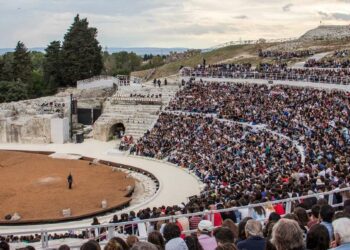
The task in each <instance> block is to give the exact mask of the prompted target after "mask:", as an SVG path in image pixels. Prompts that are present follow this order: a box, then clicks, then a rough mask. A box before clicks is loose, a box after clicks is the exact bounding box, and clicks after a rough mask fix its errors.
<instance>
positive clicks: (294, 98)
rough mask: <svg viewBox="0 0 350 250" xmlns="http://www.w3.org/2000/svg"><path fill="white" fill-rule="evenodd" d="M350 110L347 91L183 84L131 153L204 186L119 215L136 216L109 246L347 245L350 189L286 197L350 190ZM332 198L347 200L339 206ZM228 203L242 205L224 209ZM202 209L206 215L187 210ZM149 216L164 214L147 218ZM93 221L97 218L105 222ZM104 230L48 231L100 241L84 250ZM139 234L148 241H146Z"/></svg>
mask: <svg viewBox="0 0 350 250" xmlns="http://www.w3.org/2000/svg"><path fill="white" fill-rule="evenodd" d="M210 67H211V66H210ZM261 67H264V69H263V70H264V71H266V70H272V71H274V70H275V69H273V67H274V66H273V67H272V68H271V66H269V65H261ZM281 67H283V66H281ZM231 69H234V70H236V69H239V70H242V71H245V70H248V71H249V69H248V67H245V66H242V65H241V66H237V65H230V66H228V67H226V68H225V67H224V68H222V67H221V66H215V67H212V70H218V71H227V70H228V71H230V70H231ZM259 70H261V69H259ZM349 117H350V98H349V96H348V95H347V94H346V93H345V92H340V91H324V90H318V89H311V88H299V87H287V86H266V85H255V84H250V85H249V84H228V83H211V82H200V83H197V82H190V83H186V84H185V86H184V88H182V90H180V91H179V92H178V93H177V94H176V96H175V98H174V99H173V100H172V101H171V102H170V103H169V106H168V108H167V111H165V112H163V113H162V114H161V115H160V116H159V119H158V121H157V123H156V124H155V126H154V128H153V129H152V130H150V131H148V132H147V133H146V134H145V136H144V137H143V138H141V139H140V140H139V141H138V142H137V143H136V144H135V145H134V146H132V148H131V150H130V152H131V153H135V154H137V155H140V156H146V157H153V158H157V159H167V160H168V161H169V162H171V163H174V164H177V165H179V166H180V167H182V168H187V169H189V170H190V171H191V172H192V173H194V174H195V175H196V176H197V177H198V178H200V179H201V181H202V182H203V183H204V184H205V188H204V190H203V191H202V192H201V194H200V195H199V196H194V197H190V199H189V201H188V202H187V203H186V204H179V205H177V206H162V207H158V208H157V207H154V208H146V209H141V210H139V211H138V212H134V211H131V212H129V213H124V214H121V215H120V217H118V216H117V215H115V216H114V217H113V219H112V220H111V221H110V222H111V223H119V222H128V221H130V222H132V223H130V224H128V225H125V226H117V227H116V232H117V233H118V235H121V236H123V237H115V238H112V239H111V240H110V241H108V243H107V244H106V245H105V246H104V249H106V250H114V249H120V250H125V249H165V250H173V249H174V250H178V249H179V250H182V249H184V250H186V249H194V250H197V249H198V250H214V249H219V250H222V249H239V250H260V249H261V250H263V249H267V250H268V249H276V250H323V249H325V250H326V249H336V250H343V249H350V230H349V227H350V195H349V192H341V193H338V194H336V195H334V196H328V195H324V196H319V197H318V198H316V197H311V198H306V199H298V200H296V201H293V202H292V204H291V207H287V203H282V202H280V200H282V199H284V198H290V197H300V196H304V195H311V194H315V193H320V192H324V191H330V190H334V189H340V188H344V187H349V182H350V175H349V170H350V133H349V128H350V119H349ZM330 198H332V199H333V200H331V199H330ZM329 200H330V201H332V203H333V204H339V205H340V206H339V207H337V208H333V207H332V206H330V205H328V202H329ZM263 202H264V205H261V204H260V203H263ZM341 203H343V204H341ZM246 205H251V207H250V208H246V207H244V206H246ZM223 208H237V209H236V210H234V211H230V212H219V211H218V210H219V209H223ZM196 212H206V213H207V215H201V216H199V215H193V216H190V217H186V216H183V215H184V214H188V213H196ZM165 216H177V217H176V219H175V220H171V221H169V220H165V219H164V220H163V219H162V217H165ZM152 218H159V220H158V221H157V222H146V223H145V222H141V221H140V220H143V219H152ZM92 225H99V222H98V220H97V219H94V221H93V223H92ZM106 230H107V229H106V228H104V227H102V228H100V229H98V230H97V231H96V230H91V231H84V232H81V233H79V234H77V233H74V232H71V233H67V234H63V235H50V236H49V237H50V239H59V238H68V237H69V238H80V239H91V238H93V239H95V240H89V241H87V242H86V243H84V244H83V245H82V246H81V249H100V248H101V245H102V244H101V243H102V242H103V241H104V240H105V238H106ZM98 235H100V236H98ZM125 235H126V236H127V235H129V236H127V237H124V236H125ZM135 235H139V236H140V237H141V238H144V239H147V240H146V241H142V240H141V241H139V239H138V238H137V237H135ZM40 239H41V236H40V235H35V236H27V237H16V236H7V237H5V238H3V237H0V240H1V243H0V250H7V249H8V247H9V246H8V243H11V242H28V243H32V242H36V241H39V240H40ZM25 249H31V248H30V247H27V248H25ZM59 249H69V247H68V246H66V245H63V246H61V247H60V248H59Z"/></svg>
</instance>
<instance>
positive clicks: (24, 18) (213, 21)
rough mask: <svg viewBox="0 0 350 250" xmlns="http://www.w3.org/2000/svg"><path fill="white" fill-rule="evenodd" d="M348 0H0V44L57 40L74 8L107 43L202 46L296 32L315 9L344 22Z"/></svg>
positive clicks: (312, 20) (312, 23)
mask: <svg viewBox="0 0 350 250" xmlns="http://www.w3.org/2000/svg"><path fill="white" fill-rule="evenodd" d="M349 1H350V0H327V1H326V0H308V1H305V0H293V1H291V0H266V1H261V0H221V1H215V0H132V1H130V0H98V1H96V0H74V1H72V0H13V1H8V0H0V6H1V8H0V18H1V22H0V32H1V34H2V35H1V39H0V47H13V46H15V44H16V42H17V41H18V40H21V41H23V42H24V43H25V44H26V45H27V46H28V47H34V46H46V45H47V44H48V43H49V42H50V41H52V40H62V39H63V35H64V33H65V32H66V30H67V28H68V27H69V25H70V24H71V23H72V21H73V18H74V16H75V15H76V14H77V13H80V15H81V16H82V17H87V18H88V20H89V22H90V25H91V26H93V27H96V28H97V29H98V31H99V35H98V39H99V41H100V42H101V44H102V45H103V46H108V47H112V46H119V47H131V46H158V47H174V46H176V47H177V46H179V47H180V46H181V47H197V48H205V47H209V46H213V45H216V44H217V43H223V42H227V41H231V40H238V39H240V38H242V39H259V38H262V37H264V38H281V37H295V36H299V35H301V34H303V33H304V32H305V31H307V30H308V29H311V28H315V27H316V26H317V25H318V24H319V21H320V19H322V16H320V14H319V13H325V15H328V16H327V18H326V17H323V20H324V22H326V23H327V24H328V23H329V24H345V23H348V20H349V19H348V14H349V13H346V12H344V10H347V9H348V8H349ZM291 7H292V8H293V11H291ZM248 17H249V18H248Z"/></svg>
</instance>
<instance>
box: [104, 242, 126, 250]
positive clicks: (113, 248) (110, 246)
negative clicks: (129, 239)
mask: <svg viewBox="0 0 350 250" xmlns="http://www.w3.org/2000/svg"><path fill="white" fill-rule="evenodd" d="M103 249H104V250H124V248H123V247H122V246H121V245H120V244H119V243H118V242H117V241H116V240H115V239H111V240H109V241H108V243H107V245H105V247H104V248H103Z"/></svg>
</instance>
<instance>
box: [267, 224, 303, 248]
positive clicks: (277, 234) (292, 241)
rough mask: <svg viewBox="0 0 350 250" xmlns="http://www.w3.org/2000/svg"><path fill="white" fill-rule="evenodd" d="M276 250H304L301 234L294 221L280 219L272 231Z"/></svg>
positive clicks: (272, 239) (272, 241) (272, 240)
mask: <svg viewBox="0 0 350 250" xmlns="http://www.w3.org/2000/svg"><path fill="white" fill-rule="evenodd" d="M271 243H272V244H273V245H274V246H275V247H276V250H305V246H304V241H303V232H302V230H301V229H300V227H299V225H298V223H297V222H296V221H294V220H289V219H280V220H279V221H278V222H277V223H276V225H275V226H274V227H273V229H272V238H271Z"/></svg>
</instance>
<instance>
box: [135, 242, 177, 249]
mask: <svg viewBox="0 0 350 250" xmlns="http://www.w3.org/2000/svg"><path fill="white" fill-rule="evenodd" d="M179 249H180V248H179ZM130 250H158V248H157V247H156V246H155V245H153V244H152V243H149V242H144V241H139V242H136V243H135V244H134V245H133V246H132V248H130Z"/></svg>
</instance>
